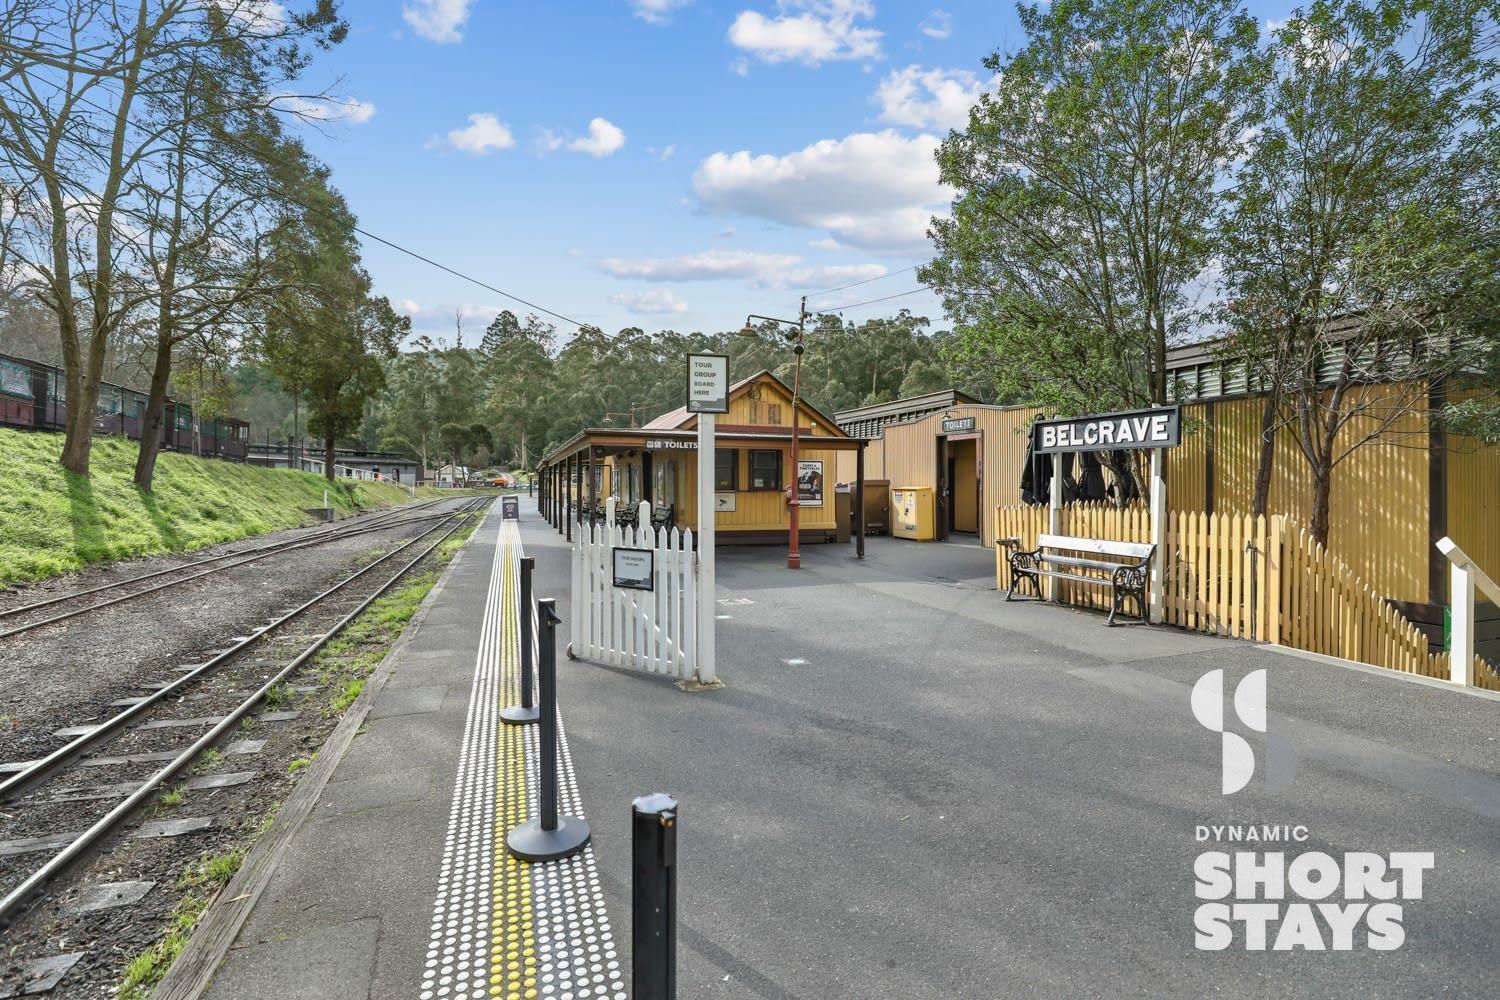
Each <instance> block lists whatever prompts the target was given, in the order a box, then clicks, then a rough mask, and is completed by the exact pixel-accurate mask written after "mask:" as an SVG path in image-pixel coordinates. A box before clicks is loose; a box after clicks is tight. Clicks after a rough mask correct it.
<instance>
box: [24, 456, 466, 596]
mask: <svg viewBox="0 0 1500 1000" xmlns="http://www.w3.org/2000/svg"><path fill="white" fill-rule="evenodd" d="M136 451H137V445H136V443H135V442H134V441H127V440H125V439H124V438H118V437H110V438H97V439H95V442H94V450H93V454H92V456H91V458H90V461H89V470H90V476H89V478H87V479H84V478H82V477H80V476H75V475H73V474H72V473H69V472H66V471H64V470H63V468H62V467H61V466H60V465H58V464H57V459H58V456H59V455H60V454H61V453H62V435H61V434H29V433H23V432H20V431H11V430H5V429H0V585H4V584H11V583H17V582H20V581H23V580H35V579H39V578H41V577H46V576H52V575H54V574H56V573H65V572H68V571H70V570H77V569H81V568H82V567H84V566H86V565H88V564H89V563H95V562H102V561H104V560H109V559H124V558H128V557H130V556H142V555H156V554H160V553H163V552H180V551H183V550H187V549H196V548H201V547H202V546H204V545H214V544H216V543H219V542H229V541H234V540H235V539H238V538H246V537H249V536H251V535H259V534H264V533H265V532H268V531H277V530H280V529H282V528H292V527H296V526H297V525H299V524H305V523H307V522H308V520H309V517H308V515H307V514H306V513H305V512H304V510H303V508H305V507H321V506H323V490H324V489H325V488H326V489H327V490H328V505H329V506H330V507H334V508H336V509H337V510H338V511H339V513H340V514H341V515H343V514H350V513H353V512H354V511H357V510H362V509H365V508H369V507H385V506H389V505H391V504H396V503H402V502H404V501H407V500H409V499H410V495H409V494H408V493H407V492H406V490H404V489H402V488H400V487H398V486H395V485H392V484H389V483H374V482H352V481H349V480H342V481H339V482H337V483H333V484H330V483H329V482H328V481H327V480H326V479H324V478H322V477H321V476H318V475H314V474H313V473H310V472H294V471H292V470H290V469H266V468H261V467H259V466H254V465H242V464H240V463H238V462H226V461H223V460H220V459H210V458H194V457H193V456H191V455H180V454H176V453H163V454H162V455H161V457H160V458H158V459H157V462H156V477H155V483H154V489H153V491H152V492H151V493H143V492H141V491H140V490H138V489H137V488H136V486H135V484H134V483H133V482H132V481H131V477H132V475H133V474H134V472H135V458H136ZM439 495H445V494H440V493H439V491H436V490H421V491H419V496H439Z"/></svg>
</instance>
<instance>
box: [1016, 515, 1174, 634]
mask: <svg viewBox="0 0 1500 1000" xmlns="http://www.w3.org/2000/svg"><path fill="white" fill-rule="evenodd" d="M1064 552H1070V553H1071V552H1085V553H1088V554H1089V555H1088V556H1077V555H1063V554H1062V553H1064ZM1155 552H1156V546H1154V545H1149V544H1147V543H1145V542H1111V541H1106V540H1104V539H1099V538H1079V537H1077V536H1074V535H1038V536H1037V540H1036V548H1035V549H1032V550H1031V551H1029V552H1027V551H1021V552H1012V553H1011V554H1010V592H1009V593H1007V594H1006V595H1005V599H1006V600H1007V601H1008V600H1010V599H1011V598H1012V597H1014V596H1015V594H1016V587H1017V585H1018V584H1022V583H1027V582H1029V583H1030V584H1031V591H1032V593H1033V594H1034V595H1036V597H1037V598H1038V599H1040V598H1041V596H1042V587H1041V577H1044V576H1045V577H1050V578H1051V579H1054V580H1072V581H1074V582H1075V583H1091V584H1094V585H1095V586H1100V587H1109V589H1110V609H1109V620H1108V624H1110V625H1113V624H1115V615H1116V614H1117V613H1119V612H1121V611H1123V610H1124V605H1125V602H1126V600H1130V599H1133V600H1134V601H1135V607H1136V611H1137V612H1138V614H1139V617H1140V620H1141V621H1142V622H1144V621H1146V583H1147V581H1148V580H1149V579H1150V577H1151V557H1152V556H1153V555H1154V554H1155ZM1090 557H1093V558H1090ZM1090 569H1093V570H1101V571H1103V572H1105V573H1108V574H1109V577H1108V578H1107V579H1106V578H1104V577H1099V576H1088V575H1086V574H1085V573H1082V572H1079V571H1080V570H1090Z"/></svg>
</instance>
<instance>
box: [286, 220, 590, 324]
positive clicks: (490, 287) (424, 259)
mask: <svg viewBox="0 0 1500 1000" xmlns="http://www.w3.org/2000/svg"><path fill="white" fill-rule="evenodd" d="M302 207H303V208H307V206H305V205H304V206H302ZM353 229H354V231H355V232H356V233H359V234H360V235H361V236H368V237H369V238H370V239H372V240H374V241H375V242H376V243H384V244H385V245H386V246H388V247H390V248H391V249H392V250H399V251H401V252H402V253H404V254H406V255H407V256H408V257H413V258H415V259H417V260H420V261H421V262H422V263H424V264H431V265H432V266H433V267H435V268H437V269H438V270H440V271H447V272H448V273H449V274H451V275H453V276H454V277H455V278H462V279H463V280H464V281H468V282H471V283H473V284H475V285H478V286H479V287H480V288H484V289H488V290H489V291H491V292H494V293H495V294H496V295H503V296H505V297H506V298H507V299H510V300H511V301H512V302H519V303H521V305H523V306H526V307H528V308H530V309H535V310H536V311H537V312H544V313H546V314H547V315H548V316H553V317H556V318H557V319H560V320H562V321H563V322H564V323H572V324H573V325H574V326H579V327H581V326H583V325H584V324H582V323H580V322H579V321H578V320H576V319H573V318H572V317H571V316H564V315H563V314H562V313H559V312H553V311H552V310H551V309H548V308H547V307H546V306H539V305H537V304H536V303H535V302H528V301H527V300H526V299H523V298H521V296H519V295H512V294H511V293H510V292H507V291H504V290H502V289H499V288H496V287H495V286H494V285H491V284H489V283H488V282H484V281H480V280H479V279H478V278H475V277H473V276H471V275H467V274H464V273H463V272H462V271H456V270H454V269H453V268H451V267H449V266H448V265H447V264H439V263H438V262H437V261H435V260H433V259H432V258H431V257H424V256H422V255H421V254H419V253H417V252H416V251H415V250H408V249H407V248H406V247H404V246H401V245H400V244H399V243H392V242H391V241H390V240H388V239H386V238H385V237H383V236H376V235H375V234H374V233H372V232H370V231H369V230H367V229H363V228H361V227H359V226H354V227H353Z"/></svg>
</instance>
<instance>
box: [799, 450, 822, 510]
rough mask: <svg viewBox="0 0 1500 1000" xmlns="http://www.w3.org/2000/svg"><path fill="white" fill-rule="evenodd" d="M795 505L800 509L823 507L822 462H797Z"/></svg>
mask: <svg viewBox="0 0 1500 1000" xmlns="http://www.w3.org/2000/svg"><path fill="white" fill-rule="evenodd" d="M797 504H798V506H801V507H821V506H823V460H822V459H820V458H814V459H806V458H803V459H798V460H797Z"/></svg>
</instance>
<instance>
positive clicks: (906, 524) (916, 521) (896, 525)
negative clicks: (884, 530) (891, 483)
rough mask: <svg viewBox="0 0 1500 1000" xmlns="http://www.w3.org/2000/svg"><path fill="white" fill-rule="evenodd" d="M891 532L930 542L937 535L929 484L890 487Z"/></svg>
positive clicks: (897, 535)
mask: <svg viewBox="0 0 1500 1000" xmlns="http://www.w3.org/2000/svg"><path fill="white" fill-rule="evenodd" d="M891 534H892V535H895V536H896V537H897V538H910V539H912V540H914V541H918V542H930V541H932V540H933V539H934V538H936V537H937V516H936V512H935V511H934V508H933V490H932V487H931V486H897V487H892V489H891Z"/></svg>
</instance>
